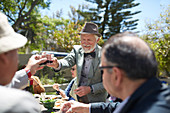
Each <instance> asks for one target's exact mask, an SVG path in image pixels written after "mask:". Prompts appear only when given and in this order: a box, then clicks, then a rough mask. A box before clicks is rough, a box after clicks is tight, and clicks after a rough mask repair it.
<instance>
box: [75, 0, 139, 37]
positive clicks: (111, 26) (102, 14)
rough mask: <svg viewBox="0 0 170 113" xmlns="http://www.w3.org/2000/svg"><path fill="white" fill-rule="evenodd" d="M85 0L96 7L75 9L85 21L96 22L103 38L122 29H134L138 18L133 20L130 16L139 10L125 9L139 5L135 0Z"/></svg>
mask: <svg viewBox="0 0 170 113" xmlns="http://www.w3.org/2000/svg"><path fill="white" fill-rule="evenodd" d="M86 1H88V2H91V3H92V4H95V6H96V7H93V8H89V9H88V10H85V11H84V10H77V12H78V13H79V15H81V16H82V17H84V19H85V20H86V21H92V22H95V23H97V24H98V26H99V28H100V29H99V31H100V33H101V34H102V36H103V38H104V39H108V38H109V37H110V36H112V35H114V34H116V33H119V32H122V31H126V30H134V29H136V25H137V23H136V22H137V21H138V19H135V20H133V19H132V16H133V15H136V14H138V13H140V12H141V11H136V12H131V11H129V10H127V9H130V8H133V7H136V6H138V5H139V3H134V1H135V0H116V1H115V0H105V1H103V0H86Z"/></svg>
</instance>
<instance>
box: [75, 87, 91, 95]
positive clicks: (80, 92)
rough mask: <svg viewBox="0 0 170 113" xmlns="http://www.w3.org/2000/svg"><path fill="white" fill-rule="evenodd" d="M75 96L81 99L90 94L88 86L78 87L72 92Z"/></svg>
mask: <svg viewBox="0 0 170 113" xmlns="http://www.w3.org/2000/svg"><path fill="white" fill-rule="evenodd" d="M74 91H75V94H76V95H78V96H80V97H82V96H85V95H87V94H88V93H90V91H91V90H90V87H89V86H80V87H78V88H77V89H75V90H74Z"/></svg>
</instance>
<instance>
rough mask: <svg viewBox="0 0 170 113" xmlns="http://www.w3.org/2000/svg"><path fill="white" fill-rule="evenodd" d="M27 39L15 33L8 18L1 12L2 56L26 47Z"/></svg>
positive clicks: (0, 50) (0, 49) (0, 51)
mask: <svg viewBox="0 0 170 113" xmlns="http://www.w3.org/2000/svg"><path fill="white" fill-rule="evenodd" d="M26 42H27V38H26V37H24V36H22V35H21V34H18V33H16V32H15V31H14V29H13V28H12V27H11V25H10V24H9V22H8V19H7V16H6V15H5V14H3V13H2V12H0V54H1V53H4V52H8V51H10V50H14V49H17V48H20V47H22V46H24V45H25V44H26Z"/></svg>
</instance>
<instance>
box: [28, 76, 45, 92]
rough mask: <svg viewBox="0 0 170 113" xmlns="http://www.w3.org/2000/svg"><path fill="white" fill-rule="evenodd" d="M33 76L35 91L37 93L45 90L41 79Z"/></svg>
mask: <svg viewBox="0 0 170 113" xmlns="http://www.w3.org/2000/svg"><path fill="white" fill-rule="evenodd" d="M31 78H32V79H33V80H34V81H33V88H34V93H35V94H40V93H42V92H45V88H44V86H43V85H42V84H41V81H40V79H39V78H38V77H37V76H31Z"/></svg>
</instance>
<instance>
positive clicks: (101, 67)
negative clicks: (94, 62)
mask: <svg viewBox="0 0 170 113" xmlns="http://www.w3.org/2000/svg"><path fill="white" fill-rule="evenodd" d="M113 67H117V66H99V69H100V70H103V69H105V68H113Z"/></svg>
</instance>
